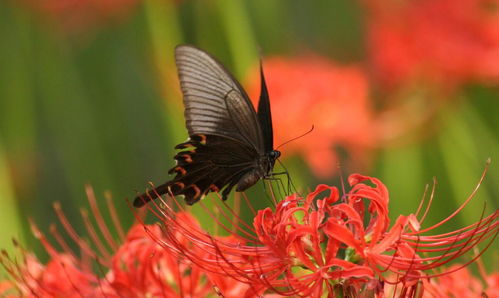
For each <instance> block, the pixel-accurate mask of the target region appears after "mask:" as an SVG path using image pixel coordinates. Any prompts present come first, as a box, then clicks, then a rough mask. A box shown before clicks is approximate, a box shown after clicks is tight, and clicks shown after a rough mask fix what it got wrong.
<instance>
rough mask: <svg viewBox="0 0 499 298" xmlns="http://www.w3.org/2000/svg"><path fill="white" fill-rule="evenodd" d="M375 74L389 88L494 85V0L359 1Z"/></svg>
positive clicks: (498, 72) (497, 28)
mask: <svg viewBox="0 0 499 298" xmlns="http://www.w3.org/2000/svg"><path fill="white" fill-rule="evenodd" d="M364 2H365V3H366V5H367V6H368V11H369V18H368V26H367V28H368V46H369V53H370V56H371V60H372V64H373V66H374V70H375V72H376V76H377V77H378V78H379V79H380V81H381V82H383V83H385V84H386V85H389V86H392V87H393V86H398V85H400V84H406V83H408V81H414V80H421V79H423V80H426V81H433V82H437V83H443V84H446V85H448V86H450V87H452V86H453V85H456V84H459V83H463V82H468V81H480V82H485V83H494V84H497V83H499V2H498V1H497V0H460V1H453V0H418V1H407V0H403V1H383V0H382V1H379V0H364Z"/></svg>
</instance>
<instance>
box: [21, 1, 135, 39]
mask: <svg viewBox="0 0 499 298" xmlns="http://www.w3.org/2000/svg"><path fill="white" fill-rule="evenodd" d="M22 2H24V3H25V4H26V5H27V6H28V7H31V8H32V9H34V10H35V11H38V12H40V13H41V14H43V15H46V16H48V17H49V18H52V19H54V20H55V21H57V23H59V25H60V27H59V28H60V29H61V30H63V31H67V30H76V31H78V30H81V29H84V28H87V27H90V26H93V25H96V24H99V23H101V22H105V21H112V20H119V19H122V18H124V17H126V16H128V15H129V14H130V12H131V10H132V9H133V8H134V7H135V5H136V4H137V3H138V2H139V0H22Z"/></svg>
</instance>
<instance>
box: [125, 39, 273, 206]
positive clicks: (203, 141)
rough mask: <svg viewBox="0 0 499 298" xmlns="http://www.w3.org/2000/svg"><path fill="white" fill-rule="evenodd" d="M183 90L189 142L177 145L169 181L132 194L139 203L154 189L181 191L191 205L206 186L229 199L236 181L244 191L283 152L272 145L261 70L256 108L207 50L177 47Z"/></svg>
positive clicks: (266, 173)
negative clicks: (134, 194) (179, 150)
mask: <svg viewBox="0 0 499 298" xmlns="http://www.w3.org/2000/svg"><path fill="white" fill-rule="evenodd" d="M175 60H176V64H177V68H178V75H179V78H180V86H181V88H182V93H183V95H184V106H185V119H186V126H187V130H188V132H189V139H188V140H187V142H185V143H182V144H178V145H177V146H175V149H183V151H181V152H178V153H177V155H175V160H176V161H177V165H176V166H175V167H173V168H172V169H170V171H169V172H168V173H169V174H172V173H176V176H175V178H174V179H173V180H171V181H168V182H166V183H164V184H162V185H160V186H158V187H156V188H155V189H154V191H151V192H150V193H149V194H148V193H145V194H142V195H140V196H138V197H136V198H135V200H134V202H133V205H134V206H135V207H142V206H144V205H145V204H146V203H147V202H148V201H150V200H151V199H152V198H155V197H156V193H158V194H160V195H161V194H164V193H168V192H169V191H171V193H173V194H174V195H184V196H185V201H186V203H187V204H189V205H192V204H194V203H196V202H197V201H199V200H200V199H201V198H202V197H203V196H204V195H205V194H207V193H208V192H210V191H213V192H219V191H221V190H222V189H223V191H222V198H223V199H224V200H225V199H227V195H228V194H229V193H230V191H231V190H232V188H234V186H235V187H236V191H244V190H245V189H247V188H248V187H250V186H252V185H254V184H255V183H256V182H258V180H260V179H261V178H267V177H269V176H270V174H271V172H272V169H273V167H274V163H275V161H276V159H277V158H278V157H279V156H280V155H281V153H280V152H279V151H277V150H274V148H273V132H272V116H271V113H270V102H269V95H268V92H267V86H266V84H265V78H264V76H263V71H262V69H261V68H260V76H261V91H260V101H259V103H258V113H257V112H255V108H254V107H253V104H252V103H251V101H250V100H249V97H248V95H247V94H246V92H245V91H244V89H243V88H242V87H241V85H240V84H239V83H238V82H237V81H236V80H235V79H234V77H233V76H232V75H231V74H230V73H229V72H228V71H227V70H225V68H224V67H223V66H222V65H221V64H220V63H219V62H217V61H216V60H215V58H213V57H212V56H210V55H209V54H208V53H206V52H204V51H202V50H200V49H197V48H195V47H193V46H188V45H181V46H177V48H176V49H175Z"/></svg>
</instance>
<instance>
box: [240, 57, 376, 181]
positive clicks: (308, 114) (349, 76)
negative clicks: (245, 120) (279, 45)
mask: <svg viewBox="0 0 499 298" xmlns="http://www.w3.org/2000/svg"><path fill="white" fill-rule="evenodd" d="M263 67H264V71H265V77H266V81H267V87H268V90H269V95H270V101H271V107H272V117H273V125H274V144H275V145H276V146H277V145H280V144H282V143H284V142H286V141H288V140H290V139H293V138H295V137H297V136H299V135H300V134H302V133H305V132H306V131H308V130H309V129H310V128H311V127H312V125H313V126H314V130H313V132H312V134H311V136H312V135H313V139H314V140H317V141H315V142H311V141H310V137H311V136H310V137H309V136H305V137H303V138H300V139H298V140H295V141H293V142H290V143H289V144H286V146H284V147H282V149H280V150H282V151H283V155H284V156H291V155H292V154H294V153H295V154H296V153H298V154H302V155H303V157H304V158H305V160H306V161H307V162H308V164H309V165H310V167H311V169H312V170H313V172H314V173H315V174H316V175H317V176H320V177H328V176H331V175H332V174H333V173H334V172H335V170H336V166H337V164H338V161H339V160H338V155H337V154H336V152H335V149H337V148H336V147H343V148H344V149H346V151H347V153H348V154H349V155H350V160H351V161H354V162H358V163H359V164H361V165H362V163H363V162H365V161H366V160H367V158H366V152H367V150H366V149H367V148H369V147H370V146H372V145H373V143H374V142H375V139H376V135H375V134H373V133H372V130H371V129H370V128H371V124H372V115H371V107H370V105H369V98H368V93H369V91H368V85H367V79H366V76H365V75H364V73H363V72H362V69H361V68H360V67H357V66H339V65H336V64H335V63H334V62H332V61H330V60H327V59H326V58H322V57H318V56H308V57H301V58H295V59H285V58H281V57H271V58H268V59H265V61H264V63H263ZM248 83H249V84H248V91H249V95H250V98H252V100H254V103H255V106H256V101H257V100H258V94H259V92H260V75H259V71H257V70H255V71H254V72H252V74H251V76H250V80H249V82H248Z"/></svg>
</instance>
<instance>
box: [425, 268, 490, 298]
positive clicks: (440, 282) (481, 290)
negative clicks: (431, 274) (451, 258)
mask: <svg viewBox="0 0 499 298" xmlns="http://www.w3.org/2000/svg"><path fill="white" fill-rule="evenodd" d="M447 270H449V271H451V272H452V273H450V274H447V275H444V276H441V277H438V278H434V279H431V280H423V283H424V288H425V295H424V296H423V297H428V298H431V297H489V298H493V297H495V298H497V297H499V274H498V273H493V274H490V275H485V276H482V277H483V279H484V281H485V285H484V286H483V285H482V282H481V281H480V280H479V279H478V278H476V277H474V276H473V275H472V274H471V272H470V271H469V270H468V268H463V267H462V265H452V266H450V267H449V268H448V269H447ZM453 271H455V272H453Z"/></svg>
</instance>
